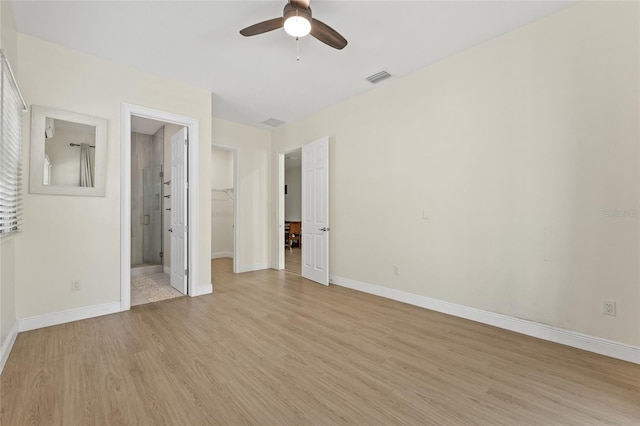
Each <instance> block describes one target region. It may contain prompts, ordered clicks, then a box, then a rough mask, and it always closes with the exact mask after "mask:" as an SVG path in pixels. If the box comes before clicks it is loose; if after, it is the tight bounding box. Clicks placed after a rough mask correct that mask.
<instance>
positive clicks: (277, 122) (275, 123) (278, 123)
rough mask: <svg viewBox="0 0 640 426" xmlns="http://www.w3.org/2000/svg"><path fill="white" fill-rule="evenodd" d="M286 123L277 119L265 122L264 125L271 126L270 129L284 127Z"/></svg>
mask: <svg viewBox="0 0 640 426" xmlns="http://www.w3.org/2000/svg"><path fill="white" fill-rule="evenodd" d="M284 123H285V122H284V121H282V120H278V119H277V118H270V119H268V120H264V121H263V122H262V124H264V125H267V126H270V127H278V126H282V125H283V124H284Z"/></svg>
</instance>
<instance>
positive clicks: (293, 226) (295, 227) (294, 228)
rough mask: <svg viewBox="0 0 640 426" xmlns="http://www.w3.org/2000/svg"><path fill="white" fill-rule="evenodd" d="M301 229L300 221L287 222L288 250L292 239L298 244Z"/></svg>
mask: <svg viewBox="0 0 640 426" xmlns="http://www.w3.org/2000/svg"><path fill="white" fill-rule="evenodd" d="M301 231H302V222H291V223H290V224H289V250H292V247H293V243H294V241H295V242H296V243H297V244H298V247H300V246H301V244H300V232H301Z"/></svg>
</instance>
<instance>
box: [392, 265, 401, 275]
mask: <svg viewBox="0 0 640 426" xmlns="http://www.w3.org/2000/svg"><path fill="white" fill-rule="evenodd" d="M393 275H400V268H399V267H397V266H396V265H393Z"/></svg>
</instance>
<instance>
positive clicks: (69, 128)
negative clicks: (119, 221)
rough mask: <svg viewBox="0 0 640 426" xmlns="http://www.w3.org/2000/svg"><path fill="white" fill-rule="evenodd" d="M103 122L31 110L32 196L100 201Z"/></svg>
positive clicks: (38, 108)
mask: <svg viewBox="0 0 640 426" xmlns="http://www.w3.org/2000/svg"><path fill="white" fill-rule="evenodd" d="M106 163H107V120H105V119H104V118H98V117H92V116H89V115H84V114H78V113H75V112H68V111H61V110H58V109H53V108H46V107H41V106H37V105H34V106H32V107H31V166H30V168H31V170H30V173H29V192H31V193H32V194H56V195H81V196H82V195H84V196H93V197H104V194H105V174H106Z"/></svg>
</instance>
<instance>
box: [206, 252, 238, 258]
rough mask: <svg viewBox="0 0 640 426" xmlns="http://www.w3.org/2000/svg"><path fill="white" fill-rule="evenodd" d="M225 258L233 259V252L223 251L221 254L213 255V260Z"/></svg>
mask: <svg viewBox="0 0 640 426" xmlns="http://www.w3.org/2000/svg"><path fill="white" fill-rule="evenodd" d="M223 257H233V252H231V251H221V252H219V253H211V258H212V259H221V258H223Z"/></svg>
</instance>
